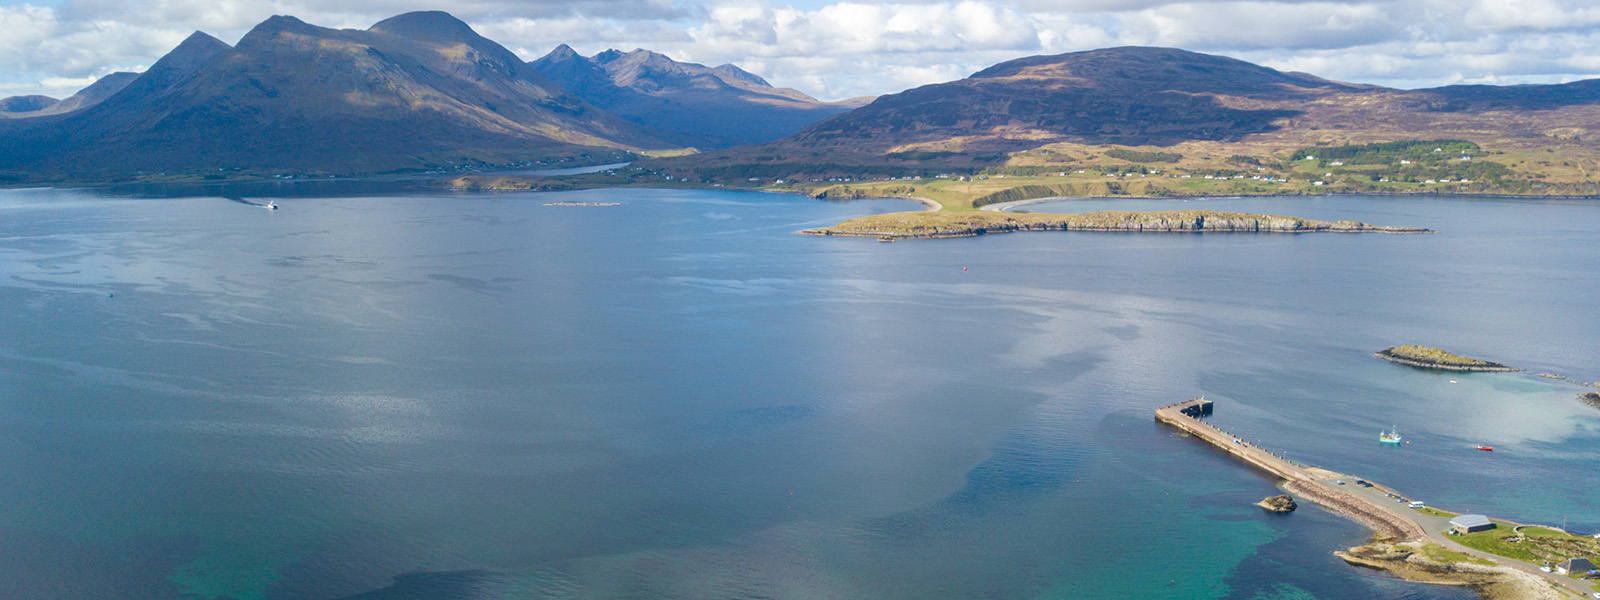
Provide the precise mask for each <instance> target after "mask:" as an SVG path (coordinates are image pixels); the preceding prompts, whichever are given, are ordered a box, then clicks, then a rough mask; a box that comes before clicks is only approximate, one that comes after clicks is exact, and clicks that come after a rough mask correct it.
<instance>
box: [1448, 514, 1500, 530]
mask: <svg viewBox="0 0 1600 600" xmlns="http://www.w3.org/2000/svg"><path fill="white" fill-rule="evenodd" d="M1490 529H1494V523H1490V522H1489V517H1485V516H1483V515H1461V516H1458V517H1456V518H1454V519H1450V531H1451V532H1453V533H1457V534H1466V533H1474V532H1478V531H1488V530H1490Z"/></svg>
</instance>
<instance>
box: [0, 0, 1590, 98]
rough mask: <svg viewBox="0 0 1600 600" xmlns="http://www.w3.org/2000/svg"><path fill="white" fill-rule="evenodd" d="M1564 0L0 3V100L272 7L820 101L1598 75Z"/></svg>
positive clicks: (241, 21)
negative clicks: (947, 93)
mask: <svg viewBox="0 0 1600 600" xmlns="http://www.w3.org/2000/svg"><path fill="white" fill-rule="evenodd" d="M1592 4H1593V3H1592V2H1585V1H1578V0H1360V1H1342V0H1321V1H1319V0H1184V1H1168V0H965V1H963V0H956V1H940V0H913V1H895V2H887V1H883V2H880V1H874V0H849V1H828V0H803V1H798V2H772V1H763V0H561V1H546V0H534V1H528V0H458V1H455V2H450V3H439V2H429V1H428V0H398V1H396V0H340V1H338V2H332V1H327V0H36V1H28V2H19V1H17V0H0V96H9V95H18V94H35V93H38V94H46V95H51V96H56V97H62V96H65V95H68V94H71V93H72V92H73V91H74V90H76V89H78V88H81V87H82V86H84V85H87V84H88V83H90V82H92V81H94V79H95V78H96V77H99V76H103V75H105V74H106V73H110V72H113V71H119V70H135V71H137V70H142V69H143V68H145V66H147V65H149V64H150V63H152V62H154V61H155V60H156V59H158V58H160V56H161V55H162V54H163V53H165V52H166V51H168V50H170V49H171V48H172V47H173V46H175V45H177V43H178V42H180V41H181V40H182V39H183V38H184V37H186V36H188V35H189V34H190V33H191V32H193V31H196V30H201V31H205V32H207V33H210V34H212V35H215V36H217V37H219V38H221V39H222V40H223V41H226V42H229V43H233V42H234V41H236V40H238V38H239V37H240V36H242V35H243V34H244V33H245V32H246V31H248V30H249V28H250V27H251V26H252V25H254V24H255V23H258V22H260V21H261V20H264V19H266V18H267V17H269V16H271V15H273V14H291V15H295V16H297V17H300V18H301V19H304V20H306V21H307V22H310V23H313V24H317V25H323V26H328V27H356V28H365V27H367V26H369V25H371V24H372V23H374V22H376V21H378V20H380V19H383V18H385V17H388V16H392V15H395V14H398V13H402V12H407V11H412V10H423V9H443V10H449V11H450V12H452V13H453V14H455V15H456V16H458V17H461V18H462V19H463V20H465V21H467V22H468V23H470V24H471V25H472V26H473V27H474V28H475V29H477V30H478V31H479V32H480V33H482V34H484V35H485V36H487V37H489V38H491V39H494V40H496V41H498V42H500V43H502V44H504V45H506V46H507V47H509V48H511V49H512V50H514V51H516V52H518V53H519V54H521V55H522V56H523V57H524V58H527V59H533V58H537V57H538V56H540V55H542V54H544V53H545V52H548V51H549V50H550V49H551V48H553V47H555V46H556V45H558V44H561V43H566V44H570V45H572V46H573V47H574V48H576V49H577V50H579V51H580V52H583V53H585V54H593V53H595V52H599V51H601V50H605V49H607V48H618V49H623V50H631V49H633V48H648V49H652V50H656V51H659V52H663V53H665V54H667V55H669V56H672V57H673V58H676V59H679V60H688V61H693V62H700V63H705V64H711V65H716V64H721V63H724V62H731V63H734V64H737V65H739V66H741V67H744V68H745V69H747V70H749V71H751V72H754V73H757V74H759V75H762V76H764V77H766V78H767V79H768V80H769V81H771V82H773V83H774V84H777V85H782V86H788V87H794V88H797V89H800V90H801V91H804V92H806V93H809V94H812V95H814V96H817V97H820V98H824V99H830V100H832V99H840V98H847V97H852V96H861V95H877V94H883V93H892V92H897V91H900V90H903V89H906V88H909V87H913V86H916V85H921V84H926V83H934V82H939V81H948V80H951V79H957V78H960V77H964V76H966V75H968V74H970V73H972V72H974V71H976V70H978V69H981V68H983V67H986V66H988V65H991V64H994V63H996V62H1000V61H1003V60H1008V59H1011V58H1017V57H1021V56H1029V55H1035V54H1057V53H1061V52H1070V51H1075V50H1087V49H1092V48H1100V47H1106V46H1117V45H1156V46H1171V47H1178V48H1184V49H1189V50H1195V51H1200V52H1209V53H1214V54H1223V55H1228V56H1233V57H1236V58H1241V59H1244V60H1249V61H1252V62H1256V63H1260V64H1265V65H1267V66H1271V67H1275V68H1279V69H1285V70H1297V71H1305V72H1309V73H1313V74H1316V75H1320V76H1323V77H1328V78H1331V79H1338V80H1343V81H1353V82H1360V83H1375V84H1380V85H1389V86H1395V87H1425V86H1434V85H1445V84H1452V83H1547V82H1562V81H1571V80H1574V79H1582V78H1588V77H1592V76H1595V75H1597V74H1600V7H1595V6H1592Z"/></svg>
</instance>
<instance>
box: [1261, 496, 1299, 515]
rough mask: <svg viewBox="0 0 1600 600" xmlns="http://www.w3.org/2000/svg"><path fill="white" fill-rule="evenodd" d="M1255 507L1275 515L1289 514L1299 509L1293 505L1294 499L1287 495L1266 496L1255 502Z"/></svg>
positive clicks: (1297, 505)
mask: <svg viewBox="0 0 1600 600" xmlns="http://www.w3.org/2000/svg"><path fill="white" fill-rule="evenodd" d="M1256 506H1259V507H1261V508H1264V509H1267V510H1268V511H1271V512H1275V513H1289V512H1294V509H1296V508H1300V505H1299V504H1295V502H1294V498H1290V497H1289V495H1288V494H1279V495H1277V496H1268V497H1267V498H1266V499H1263V500H1262V501H1260V502H1257V503H1256Z"/></svg>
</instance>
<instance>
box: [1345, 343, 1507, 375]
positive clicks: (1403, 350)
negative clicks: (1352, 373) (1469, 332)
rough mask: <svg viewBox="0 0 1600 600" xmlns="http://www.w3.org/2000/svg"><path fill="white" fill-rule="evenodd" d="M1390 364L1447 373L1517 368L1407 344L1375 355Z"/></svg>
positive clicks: (1392, 347)
mask: <svg viewBox="0 0 1600 600" xmlns="http://www.w3.org/2000/svg"><path fill="white" fill-rule="evenodd" d="M1373 356H1376V357H1378V358H1381V359H1384V360H1387V361H1389V362H1396V363H1400V364H1402V365H1406V366H1408V367H1416V368H1418V369H1441V370H1445V371H1486V372H1493V371H1516V370H1518V369H1517V368H1515V367H1508V366H1505V365H1502V364H1500V363H1493V362H1489V361H1486V360H1478V359H1476V358H1467V357H1465V356H1461V355H1459V354H1451V353H1449V352H1445V351H1444V350H1440V349H1438V348H1429V347H1426V346H1417V345H1412V344H1406V345H1404V346H1391V347H1389V348H1387V349H1384V350H1381V351H1378V352H1376V353H1374V354H1373Z"/></svg>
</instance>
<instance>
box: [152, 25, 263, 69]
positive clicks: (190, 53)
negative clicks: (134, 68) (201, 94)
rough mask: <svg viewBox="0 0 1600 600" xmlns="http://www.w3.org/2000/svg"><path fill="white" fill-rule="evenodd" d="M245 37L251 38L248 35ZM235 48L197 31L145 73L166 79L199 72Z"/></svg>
mask: <svg viewBox="0 0 1600 600" xmlns="http://www.w3.org/2000/svg"><path fill="white" fill-rule="evenodd" d="M245 37H249V36H248V35H247V36H245ZM232 49H233V48H232V47H231V46H229V45H228V44H227V43H225V42H223V41H222V40H219V39H217V38H214V37H211V35H210V34H207V33H205V32H203V31H196V32H194V33H192V34H190V35H189V37H187V38H185V39H184V40H183V43H181V44H178V47H177V48H173V49H172V51H171V52H168V53H167V55H166V56H163V57H161V59H160V60H157V61H156V63H155V64H153V65H150V69H149V70H147V71H145V73H147V74H148V73H155V74H156V75H155V76H153V78H156V77H166V76H168V75H169V74H171V73H187V72H192V71H196V70H199V69H200V68H202V67H204V66H206V65H209V64H211V63H212V62H213V61H215V60H216V59H217V57H219V56H222V55H223V54H227V52H228V51H229V50H232Z"/></svg>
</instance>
